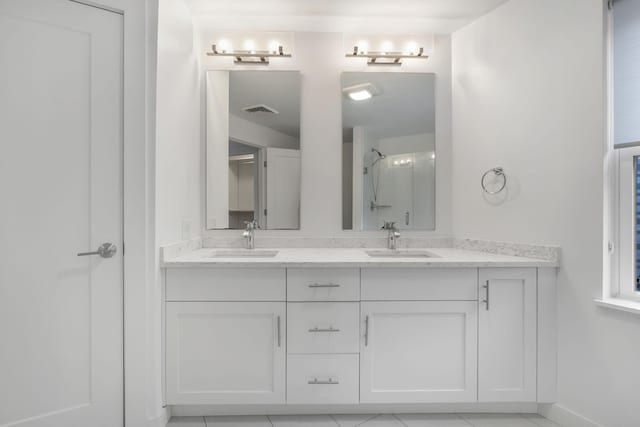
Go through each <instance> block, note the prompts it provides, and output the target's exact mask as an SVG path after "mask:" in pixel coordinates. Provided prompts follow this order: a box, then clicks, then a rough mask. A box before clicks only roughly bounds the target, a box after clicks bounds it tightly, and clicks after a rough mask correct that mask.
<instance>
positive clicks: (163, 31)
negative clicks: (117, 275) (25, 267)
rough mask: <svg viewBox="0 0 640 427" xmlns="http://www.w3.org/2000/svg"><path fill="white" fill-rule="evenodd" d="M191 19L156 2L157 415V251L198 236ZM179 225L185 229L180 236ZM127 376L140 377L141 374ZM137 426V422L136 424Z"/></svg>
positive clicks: (150, 322) (157, 298) (154, 383)
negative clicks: (165, 246)
mask: <svg viewBox="0 0 640 427" xmlns="http://www.w3.org/2000/svg"><path fill="white" fill-rule="evenodd" d="M199 52H200V49H199V48H197V47H196V45H195V43H194V35H193V26H192V22H191V15H190V13H189V11H188V10H187V8H186V7H185V6H184V4H183V3H182V1H181V0H159V5H158V49H157V55H158V58H157V83H156V87H155V88H154V89H155V91H156V94H155V95H156V129H155V131H156V165H155V169H156V174H155V190H156V192H155V200H156V206H155V211H156V224H155V229H156V236H155V248H153V249H154V252H155V254H156V266H155V274H156V276H155V279H156V280H155V286H153V288H152V289H150V290H149V291H148V292H147V294H146V307H147V311H148V314H147V326H146V331H147V336H146V337H145V338H146V341H145V346H147V348H149V349H151V350H152V351H151V352H150V353H149V356H148V357H147V361H146V369H147V370H149V371H150V373H147V378H146V382H147V390H148V394H147V396H146V400H147V402H146V408H147V413H149V414H153V413H154V412H158V411H161V410H162V409H161V403H162V400H163V395H162V389H163V385H162V382H161V378H162V375H161V372H162V358H161V355H162V354H163V351H162V345H161V344H162V338H161V337H162V329H161V325H162V321H161V308H162V292H161V289H162V288H161V279H160V277H161V276H160V274H159V273H160V270H159V267H158V264H157V258H158V252H159V247H161V246H164V245H167V244H169V243H173V242H176V241H179V240H182V239H183V238H185V237H187V235H188V234H189V230H188V229H189V227H188V225H189V224H190V228H191V233H194V234H195V235H197V234H199V230H200V229H201V228H202V227H203V225H202V217H201V212H202V209H201V203H202V201H201V193H200V191H201V168H200V164H201V155H202V153H201V148H202V145H201V123H200V120H201V117H200V105H201V99H200V98H201V96H203V93H202V92H201V85H200V81H201V80H200V78H201V77H200V76H201V73H200V69H201V68H200V65H199V63H198V56H197V54H198V53H199ZM183 223H186V225H187V227H186V229H185V230H184V233H183ZM132 375H139V376H143V372H135V373H133V374H132ZM127 411H129V409H127ZM140 425H142V424H140Z"/></svg>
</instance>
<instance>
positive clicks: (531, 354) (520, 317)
mask: <svg viewBox="0 0 640 427" xmlns="http://www.w3.org/2000/svg"><path fill="white" fill-rule="evenodd" d="M479 283H480V287H481V288H480V292H479V295H480V301H479V303H478V304H479V308H478V310H479V316H478V323H479V327H478V330H479V332H478V345H479V351H478V370H479V371H478V398H479V400H480V401H481V402H534V401H535V400H536V319H537V314H536V294H537V291H536V289H537V283H536V269H535V268H484V269H480V281H479Z"/></svg>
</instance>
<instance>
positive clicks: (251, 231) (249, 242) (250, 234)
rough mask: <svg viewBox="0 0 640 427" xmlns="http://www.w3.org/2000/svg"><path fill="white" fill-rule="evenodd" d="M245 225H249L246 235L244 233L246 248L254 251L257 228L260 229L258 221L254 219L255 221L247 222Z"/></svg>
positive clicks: (245, 231)
mask: <svg viewBox="0 0 640 427" xmlns="http://www.w3.org/2000/svg"><path fill="white" fill-rule="evenodd" d="M244 223H245V224H246V225H247V228H245V230H244V233H242V237H244V247H245V248H247V249H253V248H254V247H255V236H254V235H255V230H256V228H258V221H257V220H255V219H254V220H253V221H245V222H244Z"/></svg>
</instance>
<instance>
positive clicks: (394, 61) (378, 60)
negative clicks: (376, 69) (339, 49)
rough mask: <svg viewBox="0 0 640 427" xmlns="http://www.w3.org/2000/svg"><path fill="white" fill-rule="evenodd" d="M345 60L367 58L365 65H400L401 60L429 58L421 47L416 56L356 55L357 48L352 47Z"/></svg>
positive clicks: (395, 54) (396, 53) (384, 53)
mask: <svg viewBox="0 0 640 427" xmlns="http://www.w3.org/2000/svg"><path fill="white" fill-rule="evenodd" d="M345 57H347V58H368V61H367V65H402V59H406V58H421V59H427V58H429V56H427V55H425V54H424V48H423V47H421V48H420V50H419V51H418V53H416V54H413V53H411V54H408V55H407V54H404V53H401V52H389V53H387V52H367V53H364V52H360V53H358V46H354V47H353V52H352V53H347V54H346V55H345Z"/></svg>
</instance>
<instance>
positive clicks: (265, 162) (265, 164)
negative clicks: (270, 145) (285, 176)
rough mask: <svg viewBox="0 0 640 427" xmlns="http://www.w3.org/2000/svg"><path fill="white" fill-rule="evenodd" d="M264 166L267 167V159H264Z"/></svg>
mask: <svg viewBox="0 0 640 427" xmlns="http://www.w3.org/2000/svg"><path fill="white" fill-rule="evenodd" d="M264 167H265V168H266V167H267V161H266V160H265V161H264Z"/></svg>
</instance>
